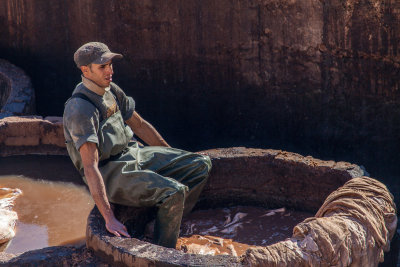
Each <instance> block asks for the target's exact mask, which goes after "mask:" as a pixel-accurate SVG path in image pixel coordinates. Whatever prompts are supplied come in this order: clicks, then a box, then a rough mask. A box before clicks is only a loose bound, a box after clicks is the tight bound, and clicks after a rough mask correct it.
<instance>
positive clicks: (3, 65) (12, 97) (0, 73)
mask: <svg viewBox="0 0 400 267" xmlns="http://www.w3.org/2000/svg"><path fill="white" fill-rule="evenodd" d="M34 113H35V92H34V90H33V87H32V84H31V80H30V78H29V77H28V76H27V75H26V74H25V72H24V71H23V70H22V69H20V68H18V67H17V66H15V65H13V64H11V63H9V62H7V61H5V60H3V59H0V118H3V117H4V115H6V116H10V115H17V116H18V115H19V116H20V115H28V114H34Z"/></svg>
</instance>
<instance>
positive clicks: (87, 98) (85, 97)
mask: <svg viewBox="0 0 400 267" xmlns="http://www.w3.org/2000/svg"><path fill="white" fill-rule="evenodd" d="M72 98H81V99H83V100H86V101H87V102H89V103H91V104H92V105H93V106H94V107H95V108H96V109H97V110H98V111H99V114H100V118H101V120H103V119H104V117H103V113H102V112H101V109H99V108H98V107H97V105H96V104H95V103H94V102H93V101H92V100H91V99H90V98H89V97H87V95H85V94H82V93H75V94H73V95H72V96H71V97H70V98H69V99H68V100H67V102H68V101H69V100H71V99H72ZM67 102H66V103H67ZM101 120H100V121H101Z"/></svg>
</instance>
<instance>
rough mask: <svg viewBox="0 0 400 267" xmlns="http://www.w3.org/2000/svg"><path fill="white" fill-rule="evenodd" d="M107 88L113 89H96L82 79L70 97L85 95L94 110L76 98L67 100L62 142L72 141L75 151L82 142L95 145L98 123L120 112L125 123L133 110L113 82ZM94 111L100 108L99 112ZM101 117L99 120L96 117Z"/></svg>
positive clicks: (92, 84)
mask: <svg viewBox="0 0 400 267" xmlns="http://www.w3.org/2000/svg"><path fill="white" fill-rule="evenodd" d="M110 86H112V88H113V90H110V87H107V88H105V89H103V88H100V87H99V86H97V85H96V84H95V83H94V82H92V81H90V80H89V79H86V78H85V77H83V76H82V83H79V84H78V85H77V86H76V88H75V90H74V92H73V93H72V94H75V93H82V94H85V95H86V96H87V97H88V98H89V99H90V100H92V101H93V102H94V103H95V104H96V106H97V107H95V106H94V105H93V104H91V103H89V102H88V101H86V100H84V99H82V98H78V97H76V98H72V99H70V100H68V101H67V103H66V105H65V108H64V115H63V123H64V136H65V140H66V141H67V142H71V141H72V142H73V143H74V145H75V148H76V149H77V150H78V151H79V148H80V147H81V146H82V145H83V144H84V143H86V142H92V143H96V144H99V139H98V136H97V132H98V129H99V126H100V122H101V121H102V120H104V119H106V118H108V117H110V116H111V115H113V114H114V113H115V112H117V111H118V110H120V111H121V115H122V118H123V120H124V121H126V120H128V119H129V118H130V117H131V116H132V114H133V112H134V110H135V101H134V100H133V99H132V98H131V97H128V96H126V94H125V93H124V91H122V89H121V88H120V87H119V86H118V85H116V84H115V83H111V84H110ZM102 92H104V94H103V95H101V93H102ZM113 92H114V93H115V95H114V93H113ZM116 100H118V103H117V101H116ZM118 104H119V105H118ZM97 108H99V109H101V112H99V110H98V109H97ZM101 114H102V115H103V116H104V117H103V118H100V115H101Z"/></svg>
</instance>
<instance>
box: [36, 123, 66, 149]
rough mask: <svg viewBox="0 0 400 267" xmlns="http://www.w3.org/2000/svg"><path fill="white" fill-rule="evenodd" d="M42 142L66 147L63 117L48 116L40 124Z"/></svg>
mask: <svg viewBox="0 0 400 267" xmlns="http://www.w3.org/2000/svg"><path fill="white" fill-rule="evenodd" d="M40 142H41V143H42V144H44V145H56V146H59V147H65V138H64V128H63V123H62V117H46V118H44V120H43V121H42V122H41V124H40Z"/></svg>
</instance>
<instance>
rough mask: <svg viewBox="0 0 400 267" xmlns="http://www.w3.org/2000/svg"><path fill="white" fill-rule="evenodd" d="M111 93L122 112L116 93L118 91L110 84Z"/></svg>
mask: <svg viewBox="0 0 400 267" xmlns="http://www.w3.org/2000/svg"><path fill="white" fill-rule="evenodd" d="M110 92H111V94H112V95H113V96H114V98H115V102H117V107H118V109H119V110H121V109H120V107H121V105H120V102H119V98H118V95H117V93H116V91H115V88H114V87H113V85H112V84H110Z"/></svg>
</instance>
